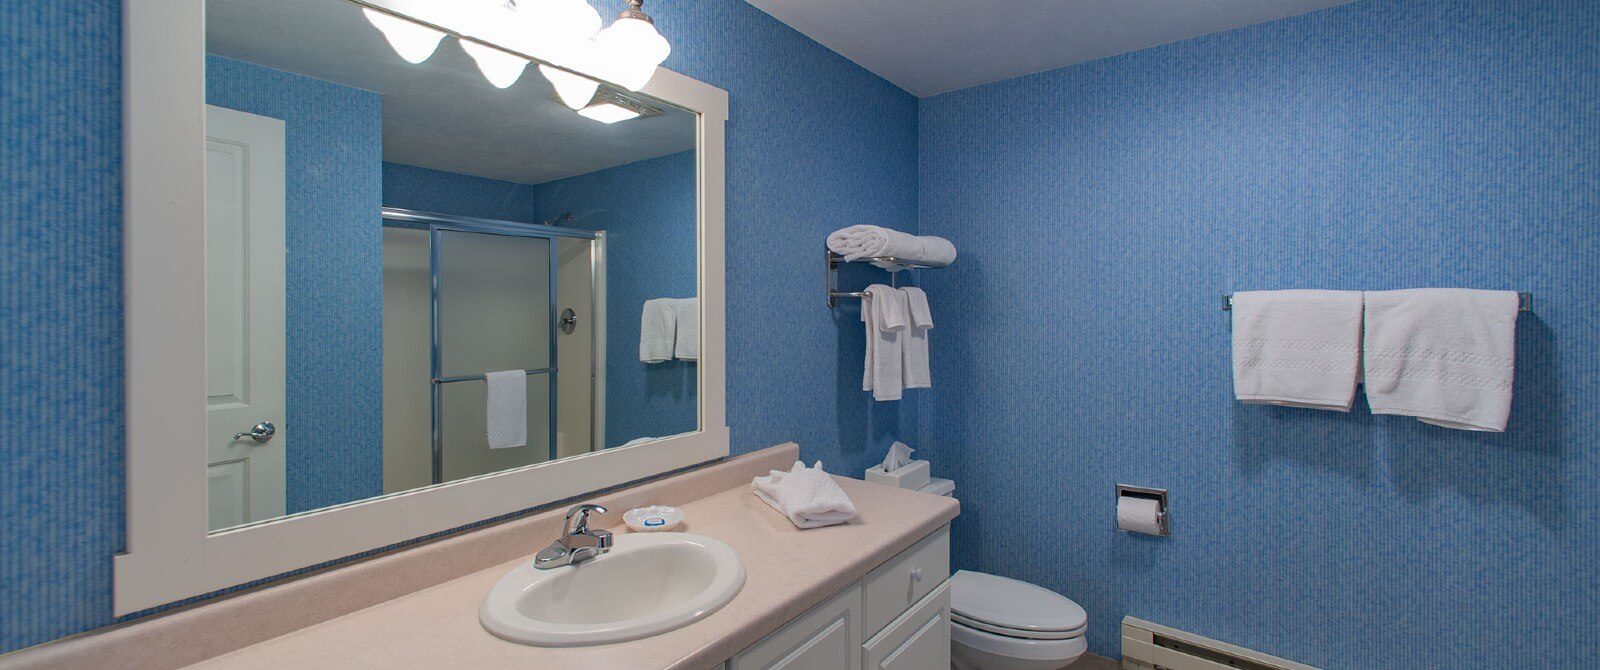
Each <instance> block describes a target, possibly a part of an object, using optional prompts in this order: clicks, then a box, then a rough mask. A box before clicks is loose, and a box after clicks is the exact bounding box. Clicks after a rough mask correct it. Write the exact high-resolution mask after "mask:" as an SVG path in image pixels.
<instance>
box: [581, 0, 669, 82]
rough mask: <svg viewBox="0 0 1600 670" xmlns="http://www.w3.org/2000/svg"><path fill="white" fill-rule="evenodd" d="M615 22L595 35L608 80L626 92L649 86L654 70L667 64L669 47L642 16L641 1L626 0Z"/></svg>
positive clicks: (652, 25) (653, 24)
mask: <svg viewBox="0 0 1600 670" xmlns="http://www.w3.org/2000/svg"><path fill="white" fill-rule="evenodd" d="M628 5H629V6H628V8H627V9H626V10H623V12H622V13H621V14H618V15H617V20H616V21H612V22H611V25H609V26H607V27H606V29H605V30H602V31H600V34H598V35H595V38H594V41H595V44H596V46H598V47H600V53H601V54H602V57H603V58H604V59H605V61H606V63H607V65H608V67H607V70H608V75H609V77H610V79H611V80H612V81H614V82H616V83H617V84H618V85H620V86H622V87H623V88H626V89H628V90H630V91H637V90H639V89H641V88H644V85H645V84H648V83H650V77H651V75H654V74H655V73H656V66H658V65H660V64H661V63H663V62H665V61H666V60H667V55H668V54H671V53H672V45H670V44H667V39H666V38H665V37H662V36H661V33H659V32H656V22H655V19H652V18H650V15H649V14H646V13H644V9H643V7H644V0H628Z"/></svg>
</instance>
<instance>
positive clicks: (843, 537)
mask: <svg viewBox="0 0 1600 670" xmlns="http://www.w3.org/2000/svg"><path fill="white" fill-rule="evenodd" d="M835 479H837V480H838V481H839V485H840V486H842V487H843V488H844V490H845V491H846V492H847V493H848V494H849V495H850V498H851V500H852V501H854V502H855V505H856V509H857V510H858V511H859V512H860V516H858V517H857V518H856V519H855V520H854V521H851V522H850V523H848V524H845V525H839V526H829V527H827V528H814V529H811V530H804V531H802V530H800V529H798V528H795V527H794V525H793V524H791V523H789V521H788V519H786V518H784V517H783V516H782V515H780V514H778V513H777V512H776V511H774V510H773V509H772V508H771V507H768V506H767V505H766V504H764V503H762V502H761V501H760V500H758V499H757V498H756V497H755V495H753V494H752V493H751V492H750V487H749V486H739V487H735V488H733V489H730V490H727V491H723V492H721V493H717V494H715V495H711V496H708V497H706V498H701V499H699V500H695V501H693V502H690V503H687V504H685V505H683V509H684V512H685V514H686V520H685V523H684V525H683V526H681V527H679V528H678V529H677V530H680V531H682V532H687V533H698V534H701V535H707V536H710V537H714V538H717V539H719V540H722V541H723V542H726V543H728V545H729V546H732V547H733V549H734V551H736V552H738V554H739V558H740V559H741V560H743V561H744V566H745V572H746V577H745V584H744V588H743V589H742V590H741V591H740V592H739V595H737V596H735V597H734V599H733V600H732V601H730V602H729V603H728V604H727V605H725V606H724V607H723V608H722V609H720V610H717V611H716V612H713V613H712V614H711V615H710V616H707V617H706V618H704V619H701V620H699V621H696V622H694V623H692V624H689V625H688V626H685V627H683V628H679V629H677V630H674V631H671V632H668V633H663V634H661V635H657V636H654V637H649V638H645V639H642V640H635V641H632V642H621V643H617V644H607V645H597V646H590V647H567V648H543V647H530V646H524V645H519V644H515V643H512V642H506V641H504V640H501V639H499V638H497V637H494V636H492V635H490V634H489V633H488V632H486V631H484V630H483V628H482V627H481V626H479V625H478V606H479V605H480V604H481V603H482V602H483V597H484V595H485V594H487V593H488V592H489V589H490V587H492V586H493V585H494V584H495V582H497V581H499V579H500V578H501V577H502V576H504V575H505V574H506V573H507V572H509V571H510V570H511V569H512V567H514V566H516V565H517V564H518V563H520V562H521V561H526V560H530V559H531V556H532V554H533V552H534V551H536V550H537V549H538V547H532V546H530V547H528V554H529V555H528V556H525V557H522V558H518V559H517V560H515V561H510V562H507V563H504V564H501V565H497V566H495V567H492V568H488V569H485V570H482V571H479V572H476V573H473V574H469V575H467V576H465V577H461V578H459V579H455V580H452V581H449V582H445V583H442V584H439V585H437V586H433V587H430V588H427V589H424V590H421V591H417V592H415V593H411V594H408V595H405V596H401V597H399V598H395V599H394V600H390V601H387V602H384V603H381V604H378V605H375V606H372V607H368V608H366V609H363V610H359V611H356V612H353V613H351V614H347V615H344V616H342V617H339V618H336V619H333V620H330V621H326V622H324V623H320V624H317V625H315V626H311V627H309V628H305V629H302V630H299V631H296V632H293V633H289V634H287V635H283V636H281V637H277V638H273V639H270V640H267V641H265V642H261V643H259V644H256V645H253V646H250V647H246V648H243V649H240V650H238V651H235V652H232V653H230V654H226V655H224V656H219V657H217V658H213V659H211V660H209V661H205V662H202V663H198V664H196V665H194V666H191V667H195V668H285V667H293V668H350V667H384V668H442V667H485V668H487V667H495V668H514V667H549V668H556V667H575V668H641V669H644V668H692V669H702V668H710V667H713V666H715V665H717V664H719V663H721V662H722V661H724V660H726V659H728V658H730V657H732V656H733V655H734V654H735V653H737V652H738V651H739V650H741V649H743V648H745V647H746V646H749V645H750V644H751V643H753V642H755V641H757V640H760V639H761V638H762V637H764V636H765V635H767V634H768V633H770V632H772V631H774V630H777V629H778V628H779V627H780V626H782V625H783V624H784V623H786V622H788V621H790V620H791V619H793V618H795V617H796V616H798V615H800V614H802V613H804V612H805V611H806V610H807V609H810V608H811V607H812V606H815V605H817V604H818V603H821V602H822V601H824V600H826V599H827V598H828V596H831V595H832V594H834V593H836V592H838V591H839V590H841V589H843V588H845V587H846V586H849V585H850V584H851V583H853V582H855V581H856V580H858V579H860V578H861V577H863V576H865V575H866V573H867V572H868V571H870V570H871V569H872V568H874V567H877V566H878V565H880V564H882V563H883V562H884V561H886V560H888V559H890V558H892V557H893V556H894V555H895V554H898V553H900V552H901V551H903V550H904V549H906V548H908V547H910V546H911V545H912V544H915V543H916V541H917V540H919V539H921V538H923V537H925V536H927V535H928V534H929V533H932V532H933V531H935V530H937V529H938V528H939V527H941V526H943V525H945V524H947V523H949V522H950V520H951V519H954V518H955V516H956V514H957V513H958V511H959V509H960V505H959V504H958V503H957V502H956V501H955V500H954V499H951V498H941V497H938V496H932V495H927V494H923V493H916V492H913V491H908V490H903V489H895V488H890V487H887V486H881V485H878V484H869V483H866V482H863V481H859V480H855V479H847V478H843V477H835ZM612 530H613V531H614V532H617V533H626V532H629V531H628V530H627V529H626V528H625V527H623V528H613V529H612Z"/></svg>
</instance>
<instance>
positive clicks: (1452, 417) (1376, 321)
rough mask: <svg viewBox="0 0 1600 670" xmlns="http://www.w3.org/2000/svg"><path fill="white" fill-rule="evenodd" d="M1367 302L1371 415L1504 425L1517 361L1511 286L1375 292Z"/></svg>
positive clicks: (1491, 427) (1461, 425)
mask: <svg viewBox="0 0 1600 670" xmlns="http://www.w3.org/2000/svg"><path fill="white" fill-rule="evenodd" d="M1366 302H1367V316H1366V341H1365V344H1364V351H1365V353H1364V354H1363V367H1364V368H1365V371H1366V372H1365V375H1366V387H1367V401H1368V402H1369V403H1370V404H1371V405H1372V413H1373V414H1401V415H1405V416H1414V417H1417V418H1418V419H1421V420H1422V421H1423V422H1425V423H1431V424H1433V425H1436V426H1444V427H1446V428H1457V429H1461V430H1478V431H1490V432H1496V433H1499V432H1504V431H1505V429H1506V421H1507V420H1508V419H1509V418H1510V417H1511V382H1512V377H1513V368H1514V367H1515V363H1516V328H1517V307H1518V304H1519V300H1518V297H1517V294H1516V293H1515V292H1512V291H1477V290H1471V289H1447V288H1431V289H1411V290H1405V291H1372V292H1369V293H1367V294H1366Z"/></svg>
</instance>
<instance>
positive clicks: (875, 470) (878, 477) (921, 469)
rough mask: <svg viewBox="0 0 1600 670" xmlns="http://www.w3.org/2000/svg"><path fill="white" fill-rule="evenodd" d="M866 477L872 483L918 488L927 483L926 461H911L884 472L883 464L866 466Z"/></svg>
mask: <svg viewBox="0 0 1600 670" xmlns="http://www.w3.org/2000/svg"><path fill="white" fill-rule="evenodd" d="M866 479H867V481H869V482H872V483H874V484H887V485H889V486H896V487H899V488H903V489H911V490H916V489H920V488H922V487H924V486H927V485H928V462H927V461H912V462H910V463H909V464H907V465H906V466H905V467H903V468H900V469H898V470H894V471H891V472H884V471H883V466H881V465H874V466H872V467H870V468H867V477H866Z"/></svg>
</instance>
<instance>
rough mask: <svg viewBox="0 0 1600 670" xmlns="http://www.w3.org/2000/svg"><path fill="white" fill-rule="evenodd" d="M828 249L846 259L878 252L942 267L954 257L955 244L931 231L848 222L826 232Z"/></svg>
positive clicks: (873, 255) (855, 258) (869, 255)
mask: <svg viewBox="0 0 1600 670" xmlns="http://www.w3.org/2000/svg"><path fill="white" fill-rule="evenodd" d="M828 249H830V250H832V251H833V253H836V254H839V255H840V256H844V259H845V260H847V261H854V260H860V259H862V258H875V257H878V256H893V257H895V258H898V259H901V260H906V261H913V262H916V263H918V264H921V265H928V266H933V267H944V266H946V265H949V264H951V263H953V262H955V260H956V245H954V244H951V243H950V240H947V239H944V238H942V237H934V236H931V235H911V234H909V233H902V232H900V231H898V230H890V229H888V228H884V227H881V226H850V227H849V228H841V229H839V230H835V231H833V232H832V233H830V234H829V235H828Z"/></svg>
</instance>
